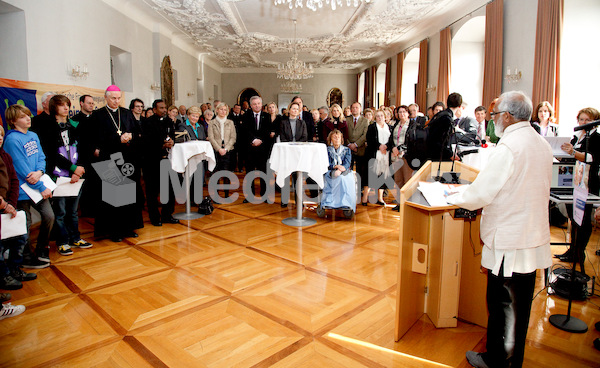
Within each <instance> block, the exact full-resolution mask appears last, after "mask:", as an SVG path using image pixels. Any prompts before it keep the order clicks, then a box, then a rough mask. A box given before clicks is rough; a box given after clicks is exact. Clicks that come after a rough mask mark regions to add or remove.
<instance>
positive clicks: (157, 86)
mask: <svg viewBox="0 0 600 368" xmlns="http://www.w3.org/2000/svg"><path fill="white" fill-rule="evenodd" d="M150 89H151V90H153V91H158V90H159V89H160V83H158V82H152V84H151V85H150Z"/></svg>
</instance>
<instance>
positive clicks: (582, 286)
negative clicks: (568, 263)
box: [548, 268, 590, 300]
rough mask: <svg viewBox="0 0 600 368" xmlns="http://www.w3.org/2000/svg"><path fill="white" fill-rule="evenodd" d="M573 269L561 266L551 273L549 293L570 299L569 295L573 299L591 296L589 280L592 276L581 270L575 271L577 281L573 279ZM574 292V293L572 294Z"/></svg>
mask: <svg viewBox="0 0 600 368" xmlns="http://www.w3.org/2000/svg"><path fill="white" fill-rule="evenodd" d="M571 272H572V270H571V269H567V268H559V269H556V270H554V271H552V273H551V274H550V277H549V278H550V280H549V282H550V286H549V287H548V294H556V295H558V296H560V297H562V298H565V299H568V298H569V295H570V296H571V298H572V299H573V300H585V299H587V298H588V297H589V293H588V286H587V284H588V281H590V277H589V276H588V275H586V274H583V273H581V272H578V271H575V282H573V281H572V280H571ZM571 292H572V294H571Z"/></svg>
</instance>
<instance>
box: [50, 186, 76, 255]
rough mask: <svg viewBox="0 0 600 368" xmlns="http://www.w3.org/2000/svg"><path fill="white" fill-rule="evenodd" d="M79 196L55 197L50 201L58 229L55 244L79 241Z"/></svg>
mask: <svg viewBox="0 0 600 368" xmlns="http://www.w3.org/2000/svg"><path fill="white" fill-rule="evenodd" d="M80 195H81V194H80ZM80 195H78V196H76V197H57V198H52V200H51V202H52V208H53V209H54V216H55V222H54V223H55V225H56V227H57V228H58V231H57V232H56V233H57V235H56V244H60V245H62V244H72V243H75V242H76V241H78V240H79V239H81V234H80V233H79V216H78V215H77V207H78V206H79V197H80Z"/></svg>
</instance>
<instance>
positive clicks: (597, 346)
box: [594, 339, 600, 350]
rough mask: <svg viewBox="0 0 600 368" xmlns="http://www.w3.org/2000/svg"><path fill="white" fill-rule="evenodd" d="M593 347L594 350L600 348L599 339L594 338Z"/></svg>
mask: <svg viewBox="0 0 600 368" xmlns="http://www.w3.org/2000/svg"><path fill="white" fill-rule="evenodd" d="M594 347H595V348H596V350H600V339H595V340H594Z"/></svg>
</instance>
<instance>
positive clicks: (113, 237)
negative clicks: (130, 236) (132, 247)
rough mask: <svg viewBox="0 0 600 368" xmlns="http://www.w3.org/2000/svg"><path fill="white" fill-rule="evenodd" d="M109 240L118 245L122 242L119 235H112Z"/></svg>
mask: <svg viewBox="0 0 600 368" xmlns="http://www.w3.org/2000/svg"><path fill="white" fill-rule="evenodd" d="M110 240H111V241H113V242H115V243H120V242H122V241H123V238H122V237H121V236H119V235H112V236H111V237H110Z"/></svg>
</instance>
